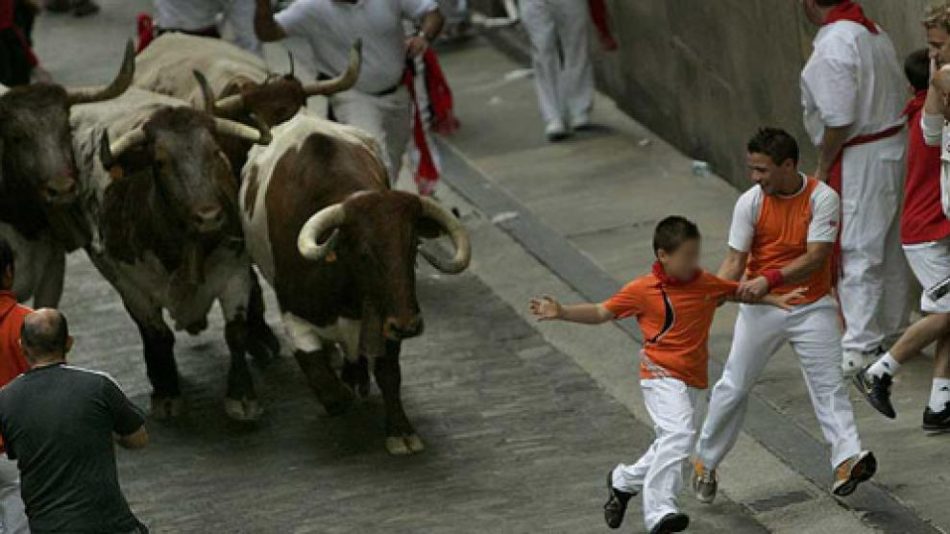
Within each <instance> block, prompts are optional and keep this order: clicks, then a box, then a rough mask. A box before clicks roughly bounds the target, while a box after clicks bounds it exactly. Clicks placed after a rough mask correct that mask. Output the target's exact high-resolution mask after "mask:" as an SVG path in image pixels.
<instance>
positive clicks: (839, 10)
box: [825, 0, 879, 35]
mask: <svg viewBox="0 0 950 534" xmlns="http://www.w3.org/2000/svg"><path fill="white" fill-rule="evenodd" d="M841 20H847V21H851V22H856V23H858V24H860V25H862V26H864V27H865V28H867V29H868V31H869V32H871V33H873V34H875V35H876V34H877V33H878V32H879V30H878V28H877V24H875V23H874V21H873V20H871V19H869V18H868V16H867V15H865V14H864V9H863V8H862V7H861V5H860V4H856V3H854V2H853V1H852V0H845V1H844V2H841V3H840V4H838V5H837V6H835V7H834V9H832V10H831V12H829V13H828V16H827V17H826V18H825V24H834V23H835V22H838V21H841Z"/></svg>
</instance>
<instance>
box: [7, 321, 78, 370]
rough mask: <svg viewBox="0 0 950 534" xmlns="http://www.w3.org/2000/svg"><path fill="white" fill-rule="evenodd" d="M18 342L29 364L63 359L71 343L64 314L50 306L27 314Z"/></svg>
mask: <svg viewBox="0 0 950 534" xmlns="http://www.w3.org/2000/svg"><path fill="white" fill-rule="evenodd" d="M20 342H21V343H22V344H23V352H25V353H26V357H27V359H28V360H29V361H30V363H31V364H34V363H37V362H42V361H49V360H61V359H63V358H64V357H65V356H66V353H67V352H68V351H69V348H70V345H71V344H72V340H71V339H70V337H69V324H68V323H67V322H66V316H65V315H63V314H62V313H60V312H59V311H57V310H54V309H51V308H43V309H40V310H36V311H35V312H33V313H31V314H29V315H27V316H26V318H24V319H23V328H22V329H21V330H20Z"/></svg>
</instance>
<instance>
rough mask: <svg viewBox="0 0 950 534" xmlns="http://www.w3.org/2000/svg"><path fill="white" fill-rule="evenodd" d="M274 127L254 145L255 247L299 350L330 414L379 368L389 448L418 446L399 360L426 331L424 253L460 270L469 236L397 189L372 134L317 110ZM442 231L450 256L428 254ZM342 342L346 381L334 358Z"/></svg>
mask: <svg viewBox="0 0 950 534" xmlns="http://www.w3.org/2000/svg"><path fill="white" fill-rule="evenodd" d="M273 134H274V140H273V142H272V143H271V144H270V145H269V146H267V147H255V148H253V149H252V150H251V152H250V154H249V156H248V163H247V165H246V166H245V167H244V170H243V173H242V174H243V176H242V185H241V192H240V194H239V199H240V202H241V215H242V219H243V224H244V232H245V239H246V240H247V246H248V251H249V252H250V254H251V257H252V259H253V260H254V261H255V263H256V264H257V265H258V267H259V268H260V269H261V272H262V273H263V275H264V277H265V278H266V279H267V280H268V282H269V283H270V284H271V286H272V287H273V288H274V291H275V292H276V294H277V299H278V301H279V302H280V306H281V310H282V311H283V320H284V325H285V327H286V328H287V331H288V333H289V335H290V338H291V343H292V344H293V347H294V351H295V352H294V356H295V358H296V359H297V362H298V363H299V365H300V367H301V368H302V370H303V372H304V375H305V376H306V378H307V380H308V383H309V385H310V386H311V388H312V389H313V390H314V392H315V393H316V396H317V398H318V400H319V401H320V402H321V404H322V405H323V406H324V407H325V408H326V410H327V412H328V413H330V414H339V413H342V412H343V411H344V410H345V409H346V407H347V406H348V405H349V404H350V403H351V402H352V401H353V399H354V390H355V391H356V392H358V393H359V394H361V395H363V396H365V395H366V394H367V393H368V388H369V372H370V371H369V370H370V367H372V374H373V375H374V377H375V379H376V384H377V385H378V386H379V389H380V391H381V393H382V397H383V401H384V403H385V414H386V421H385V424H386V442H385V444H386V448H387V450H388V451H389V452H390V453H391V454H412V453H417V452H420V451H422V450H423V448H424V445H423V442H422V440H421V439H420V438H419V436H418V435H417V434H416V432H415V430H414V429H413V427H412V424H411V423H410V422H409V419H408V417H407V416H406V413H405V411H404V410H403V406H402V401H401V397H400V384H401V370H400V365H399V355H400V350H401V344H402V341H403V340H405V339H408V338H412V337H414V336H417V335H419V334H421V333H422V330H423V319H422V316H421V312H420V309H419V304H418V301H417V299H416V294H415V293H416V291H415V283H416V278H415V269H414V267H415V260H416V254H417V250H418V252H419V253H420V254H421V255H422V256H423V257H424V258H425V259H426V260H428V261H429V262H430V263H431V264H432V265H433V266H435V267H436V268H437V269H438V270H440V271H442V272H445V273H459V272H461V271H463V270H464V269H465V268H466V267H467V266H468V263H469V259H470V257H471V248H470V245H469V239H468V234H467V233H466V231H465V229H464V228H463V227H462V225H461V224H460V223H459V222H458V221H457V220H456V218H455V217H453V216H452V215H451V214H450V213H448V212H447V211H446V210H445V209H443V208H442V207H440V206H439V205H438V204H437V203H436V202H435V201H433V200H431V199H429V198H424V197H419V196H417V195H413V194H409V193H404V192H398V191H392V190H390V188H389V186H388V180H387V172H386V168H385V166H384V165H383V163H382V160H381V159H380V158H379V157H378V152H377V150H376V147H375V142H374V141H373V140H372V139H371V138H370V137H369V136H368V134H365V133H363V132H361V131H360V130H358V129H355V128H352V127H349V126H344V125H339V124H336V123H332V122H329V121H326V120H323V119H320V118H317V117H313V116H311V115H309V114H307V113H300V114H298V115H297V116H296V117H294V118H293V119H291V120H290V121H288V122H286V123H284V124H282V125H280V126H278V127H276V128H275V129H274V132H273ZM442 234H447V235H448V236H450V237H451V239H452V242H453V244H454V248H455V252H454V255H453V256H452V258H450V259H449V258H445V257H442V256H440V255H436V254H434V253H432V252H427V251H426V250H425V249H418V244H419V239H420V238H435V237H437V236H439V235H442ZM337 348H340V349H342V351H343V353H344V364H343V368H342V372H341V376H338V375H337V374H336V372H335V370H334V368H333V367H332V365H331V360H332V357H333V356H334V354H335V353H336V350H337ZM341 378H342V379H341Z"/></svg>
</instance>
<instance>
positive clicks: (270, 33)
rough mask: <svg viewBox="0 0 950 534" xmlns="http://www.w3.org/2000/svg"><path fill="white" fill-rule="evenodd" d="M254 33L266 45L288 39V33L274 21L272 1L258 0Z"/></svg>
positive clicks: (255, 10)
mask: <svg viewBox="0 0 950 534" xmlns="http://www.w3.org/2000/svg"><path fill="white" fill-rule="evenodd" d="M254 33H255V34H257V38H258V39H260V40H261V41H264V42H265V43H270V42H273V41H280V40H281V39H284V38H286V37H287V32H285V31H284V29H283V28H281V26H280V24H277V21H276V20H274V13H273V12H272V11H271V7H270V0H257V6H256V7H255V9H254Z"/></svg>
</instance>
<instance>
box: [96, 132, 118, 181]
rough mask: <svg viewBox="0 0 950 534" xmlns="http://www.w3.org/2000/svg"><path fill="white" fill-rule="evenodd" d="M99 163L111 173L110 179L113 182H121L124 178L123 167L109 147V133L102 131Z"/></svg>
mask: <svg viewBox="0 0 950 534" xmlns="http://www.w3.org/2000/svg"><path fill="white" fill-rule="evenodd" d="M99 162H100V163H102V168H103V169H105V170H106V171H108V172H109V177H110V178H112V179H113V180H119V179H121V178H122V176H123V174H124V173H123V171H122V166H120V165H119V162H118V161H116V158H115V156H114V155H113V154H112V149H111V147H110V145H109V131H108V130H105V129H104V130H102V137H101V138H100V139H99Z"/></svg>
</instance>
